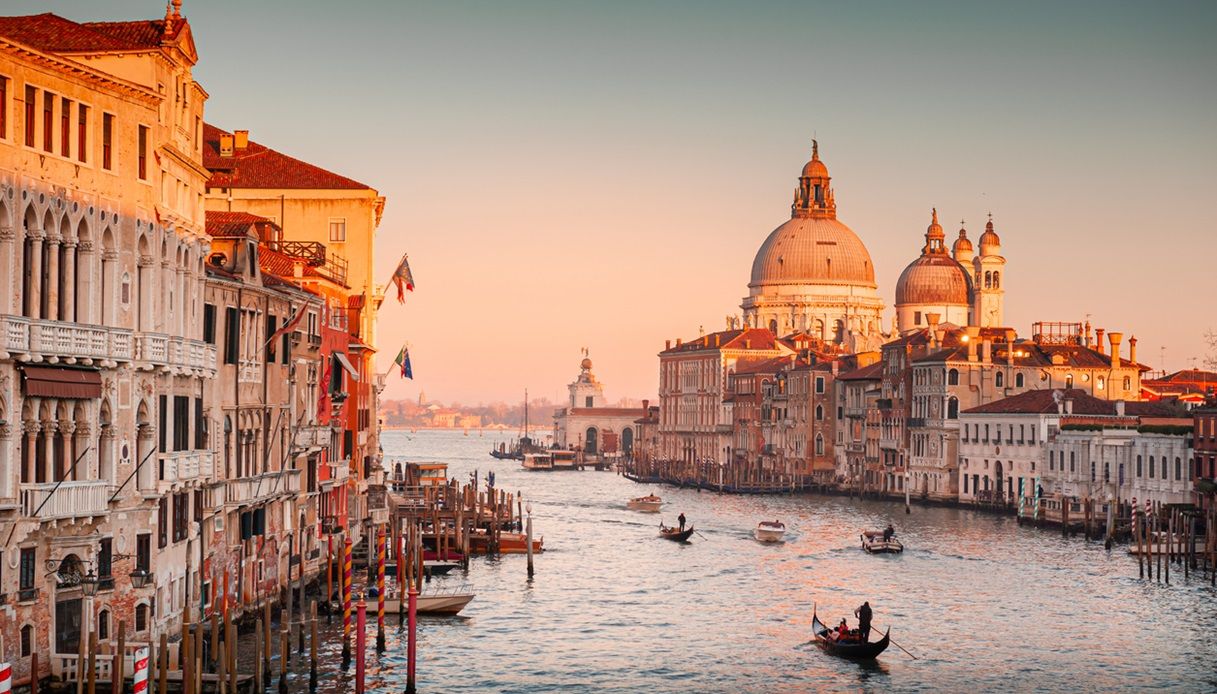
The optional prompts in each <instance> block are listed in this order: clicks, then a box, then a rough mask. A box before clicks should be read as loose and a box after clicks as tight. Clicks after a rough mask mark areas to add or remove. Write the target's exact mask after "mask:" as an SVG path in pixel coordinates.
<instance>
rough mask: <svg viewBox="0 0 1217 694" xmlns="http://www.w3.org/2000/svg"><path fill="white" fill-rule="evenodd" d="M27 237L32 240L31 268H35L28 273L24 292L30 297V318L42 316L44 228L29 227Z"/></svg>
mask: <svg viewBox="0 0 1217 694" xmlns="http://www.w3.org/2000/svg"><path fill="white" fill-rule="evenodd" d="M26 238H27V239H29V241H30V268H31V269H32V270H33V272H29V273H26V274H27V275H28V276H29V277H30V282H29V285H27V286H26V287H25V292H24V294H25V296H28V297H29V306H30V310H29V311H28V312H26V315H28V316H29V317H30V318H42V277H41V276H42V241H43V235H42V230H41V229H28V230H27V231H26ZM23 281H24V279H23Z"/></svg>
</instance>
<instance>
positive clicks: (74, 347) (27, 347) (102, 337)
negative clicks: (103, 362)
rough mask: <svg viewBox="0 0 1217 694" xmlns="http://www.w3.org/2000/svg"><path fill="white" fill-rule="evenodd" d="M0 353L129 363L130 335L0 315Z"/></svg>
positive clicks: (99, 327)
mask: <svg viewBox="0 0 1217 694" xmlns="http://www.w3.org/2000/svg"><path fill="white" fill-rule="evenodd" d="M0 351H5V352H18V353H23V354H38V355H43V356H61V357H75V358H84V359H112V360H114V361H131V331H130V330H127V329H125V328H111V327H108V326H104V325H88V324H84V323H70V322H67V321H53V320H38V319H33V318H24V317H21V316H9V315H0Z"/></svg>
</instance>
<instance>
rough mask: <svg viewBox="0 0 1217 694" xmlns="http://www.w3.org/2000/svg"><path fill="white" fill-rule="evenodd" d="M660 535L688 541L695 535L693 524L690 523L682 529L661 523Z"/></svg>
mask: <svg viewBox="0 0 1217 694" xmlns="http://www.w3.org/2000/svg"><path fill="white" fill-rule="evenodd" d="M659 536H660V537H662V538H663V539H665V540H671V541H673V542H688V541H689V538H690V537H692V536H693V526H691V525H690V526H689V527H687V528H685V529H684V530H681V529H680V528H669V527H667V526H666V525H663V524H662V523H661V524H660V525H659Z"/></svg>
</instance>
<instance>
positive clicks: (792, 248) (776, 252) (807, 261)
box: [748, 216, 875, 287]
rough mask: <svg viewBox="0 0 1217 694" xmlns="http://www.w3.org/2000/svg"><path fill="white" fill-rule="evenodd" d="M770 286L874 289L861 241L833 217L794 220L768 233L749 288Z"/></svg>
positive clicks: (869, 266) (871, 269)
mask: <svg viewBox="0 0 1217 694" xmlns="http://www.w3.org/2000/svg"><path fill="white" fill-rule="evenodd" d="M770 284H855V285H859V284H860V285H864V286H867V287H874V286H875V268H874V266H873V265H872V264H871V259H870V253H868V252H867V250H866V246H865V245H863V243H862V239H859V238H858V235H857V234H855V233H854V232H853V230H852V229H850V228H849V227H847V226H845V225H844V224H842V223H841V222H839V221H837V220H836V219H835V218H833V217H820V216H816V217H801V216H800V217H794V218H793V219H791V220H790V221H788V222H786V223H785V224H783V225H781V226H780V227H778V228H777V229H774V230H773V233H771V234H769V238H767V239H765V242H764V243H763V244H761V249H760V250H759V251H757V254H756V259H755V260H753V261H752V281H751V283H750V284H749V285H748V286H750V287H756V286H762V285H770Z"/></svg>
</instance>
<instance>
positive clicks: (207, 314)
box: [203, 304, 216, 345]
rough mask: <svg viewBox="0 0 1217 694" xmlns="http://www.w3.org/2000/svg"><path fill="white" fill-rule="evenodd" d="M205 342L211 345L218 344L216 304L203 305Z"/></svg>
mask: <svg viewBox="0 0 1217 694" xmlns="http://www.w3.org/2000/svg"><path fill="white" fill-rule="evenodd" d="M203 342H206V343H207V344H209V345H214V344H215V343H216V307H215V304H203Z"/></svg>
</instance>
